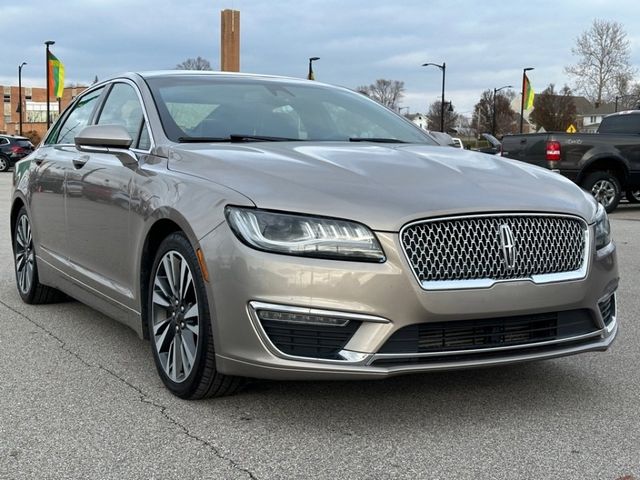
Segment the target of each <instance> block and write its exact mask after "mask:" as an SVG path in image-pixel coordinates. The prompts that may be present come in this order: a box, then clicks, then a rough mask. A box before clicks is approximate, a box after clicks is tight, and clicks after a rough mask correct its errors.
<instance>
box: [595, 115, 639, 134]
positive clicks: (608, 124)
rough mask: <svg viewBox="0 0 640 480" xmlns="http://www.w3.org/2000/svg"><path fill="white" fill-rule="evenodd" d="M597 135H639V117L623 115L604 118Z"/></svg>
mask: <svg viewBox="0 0 640 480" xmlns="http://www.w3.org/2000/svg"><path fill="white" fill-rule="evenodd" d="M598 132H599V133H636V134H637V133H640V115H638V114H625V115H612V116H610V117H605V118H604V119H603V120H602V123H601V124H600V128H598Z"/></svg>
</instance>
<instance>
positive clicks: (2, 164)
mask: <svg viewBox="0 0 640 480" xmlns="http://www.w3.org/2000/svg"><path fill="white" fill-rule="evenodd" d="M9 165H11V162H10V161H9V159H8V158H7V157H5V156H4V155H0V172H6V171H7V170H9Z"/></svg>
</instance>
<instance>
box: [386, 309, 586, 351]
mask: <svg viewBox="0 0 640 480" xmlns="http://www.w3.org/2000/svg"><path fill="white" fill-rule="evenodd" d="M597 330H598V327H597V326H596V325H595V323H594V322H593V318H592V316H591V314H590V313H589V311H588V310H571V311H565V312H552V313H543V314H536V315H521V316H517V317H501V318H492V319H482V320H461V321H452V322H437V323H435V322H434V323H418V324H414V325H409V326H406V327H403V328H401V329H399V330H398V331H396V332H395V333H394V334H393V335H392V336H391V337H390V338H389V339H388V340H387V341H386V343H385V344H384V345H383V346H382V348H381V349H380V350H379V351H378V353H428V352H455V351H459V350H482V349H487V348H495V347H512V346H518V345H526V344H531V343H540V342H548V341H554V340H562V339H567V338H572V337H577V336H579V335H584V334H588V333H592V332H595V331H597Z"/></svg>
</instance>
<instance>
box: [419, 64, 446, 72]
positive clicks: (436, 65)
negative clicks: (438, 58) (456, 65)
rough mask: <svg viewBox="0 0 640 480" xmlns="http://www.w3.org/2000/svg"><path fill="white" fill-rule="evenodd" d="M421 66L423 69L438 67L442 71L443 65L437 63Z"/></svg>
mask: <svg viewBox="0 0 640 480" xmlns="http://www.w3.org/2000/svg"><path fill="white" fill-rule="evenodd" d="M422 66H423V67H428V66H434V67H438V68H439V69H440V70H442V69H444V63H443V64H442V65H439V64H437V63H423V64H422Z"/></svg>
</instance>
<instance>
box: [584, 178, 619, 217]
mask: <svg viewBox="0 0 640 480" xmlns="http://www.w3.org/2000/svg"><path fill="white" fill-rule="evenodd" d="M582 188H584V189H585V190H587V191H589V192H591V194H592V195H593V196H594V197H595V199H596V200H598V202H600V204H602V206H603V207H604V209H605V210H606V211H607V213H611V212H613V211H614V210H615V209H616V207H617V206H618V203H620V198H622V188H621V187H620V181H619V180H618V179H617V178H616V176H615V175H613V174H611V173H609V172H593V173H590V174H589V175H587V177H586V178H585V179H584V181H583V182H582Z"/></svg>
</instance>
